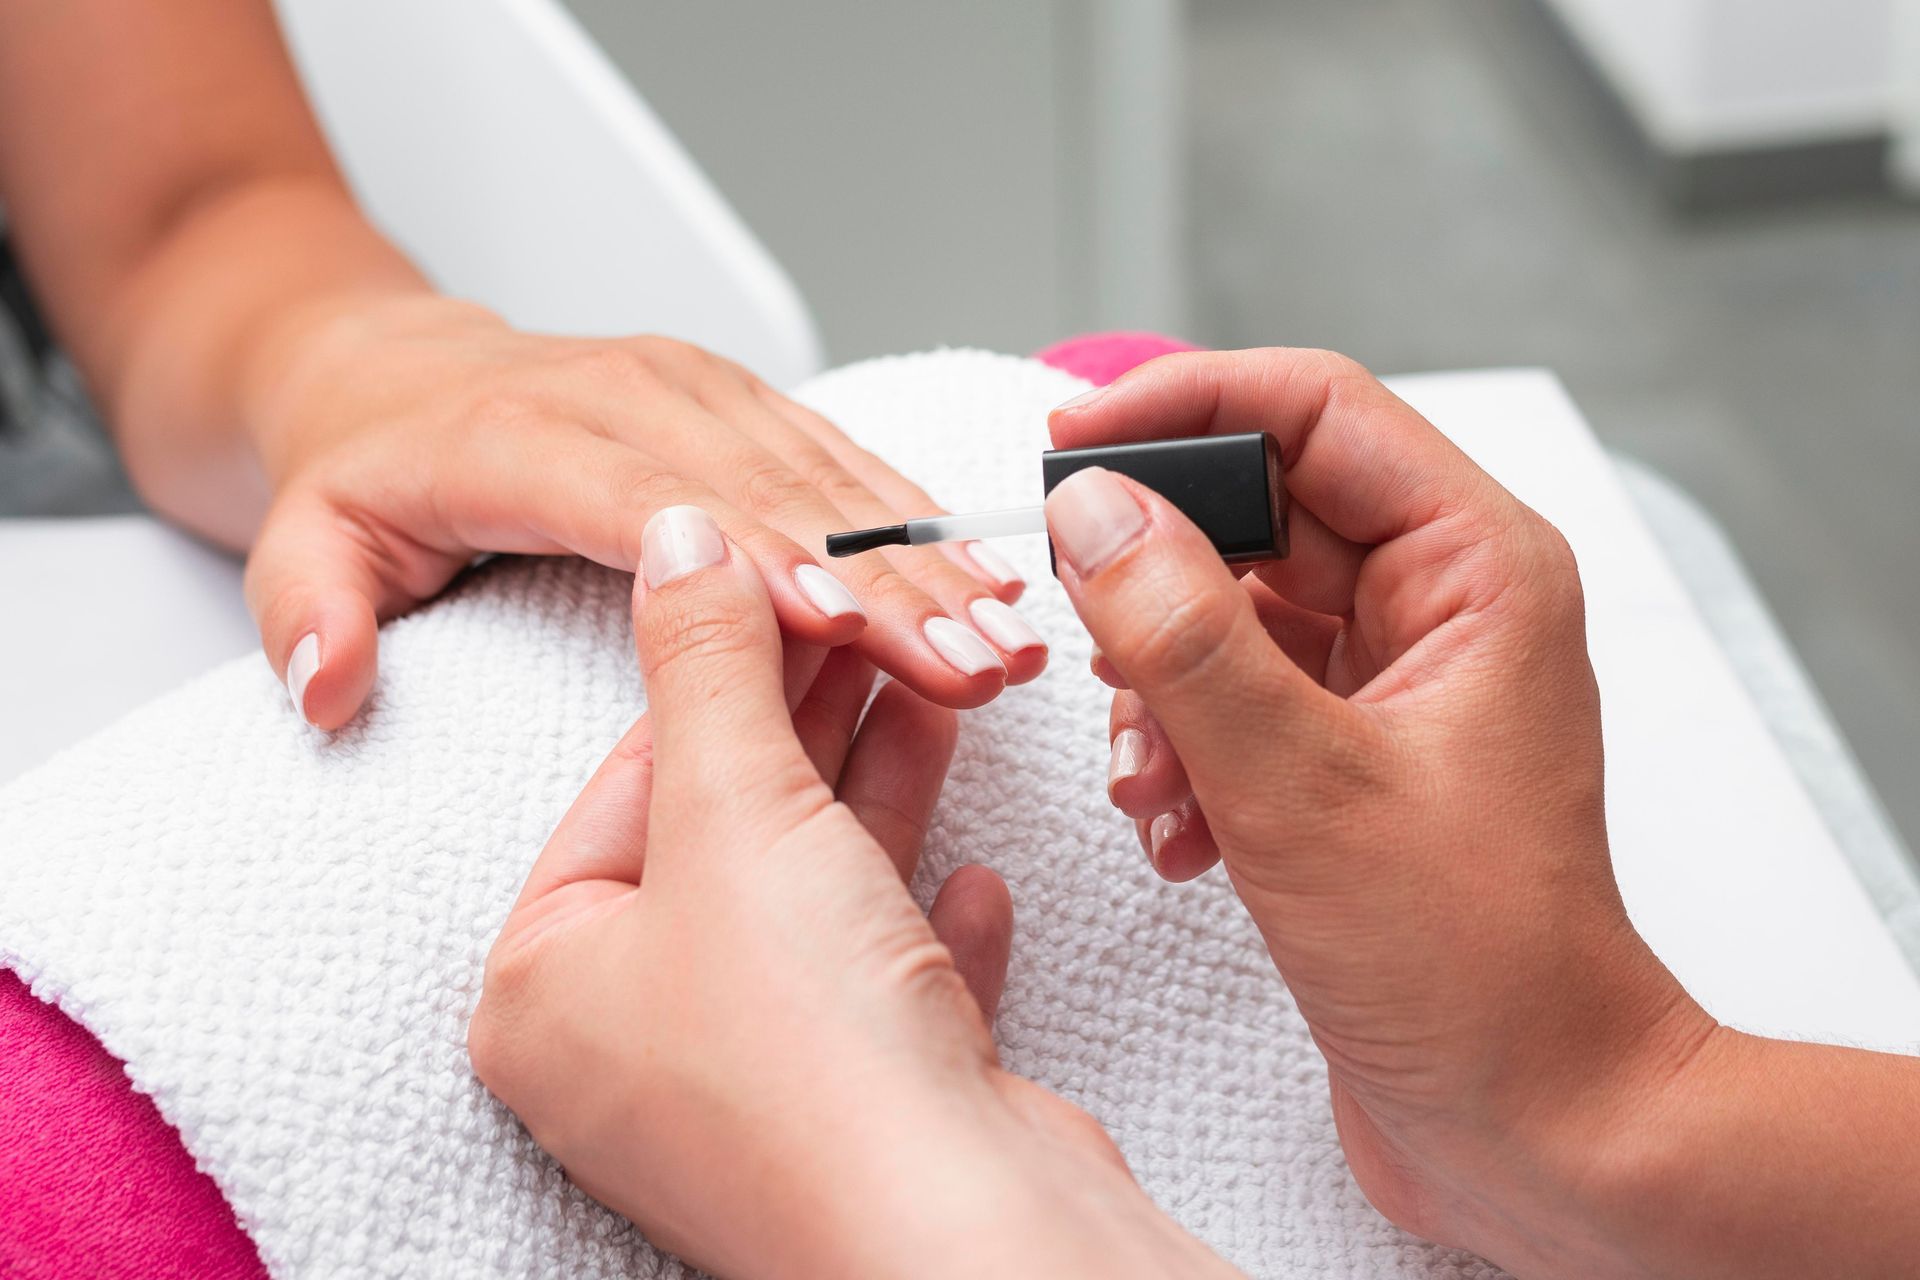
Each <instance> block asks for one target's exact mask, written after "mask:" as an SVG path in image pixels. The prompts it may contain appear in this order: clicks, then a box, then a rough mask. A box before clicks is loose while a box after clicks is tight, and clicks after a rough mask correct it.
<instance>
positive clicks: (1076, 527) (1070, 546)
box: [1047, 467, 1147, 576]
mask: <svg viewBox="0 0 1920 1280" xmlns="http://www.w3.org/2000/svg"><path fill="white" fill-rule="evenodd" d="M1146 527H1147V513H1146V512H1144V511H1142V510H1141V509H1140V504H1139V503H1138V502H1135V501H1134V500H1133V495H1132V494H1131V493H1128V492H1127V490H1126V486H1124V485H1122V484H1121V483H1120V477H1118V476H1116V475H1114V474H1113V472H1111V471H1108V470H1107V469H1106V468H1104V467H1088V468H1087V469H1086V470H1085V471H1076V472H1074V473H1073V474H1072V475H1070V476H1068V477H1067V478H1066V479H1065V480H1062V481H1061V482H1060V483H1059V484H1057V485H1055V486H1054V489H1053V492H1052V493H1050V494H1048V495H1047V528H1048V529H1050V530H1051V531H1052V533H1053V545H1054V549H1055V550H1057V551H1058V552H1059V553H1060V555H1061V556H1062V557H1063V558H1065V560H1066V561H1067V563H1068V564H1070V565H1072V566H1073V568H1074V571H1075V572H1076V573H1079V574H1081V575H1083V576H1084V575H1086V574H1090V573H1092V572H1094V571H1095V570H1097V569H1099V568H1100V567H1101V566H1103V565H1105V564H1106V563H1107V562H1108V561H1109V560H1112V559H1113V558H1114V557H1115V556H1117V555H1119V554H1120V553H1121V552H1122V551H1124V550H1126V549H1127V547H1128V546H1129V545H1131V544H1132V542H1133V541H1134V539H1136V538H1138V537H1139V536H1140V535H1141V533H1142V532H1144V531H1145V530H1146Z"/></svg>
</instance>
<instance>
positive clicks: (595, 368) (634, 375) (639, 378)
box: [555, 343, 661, 391]
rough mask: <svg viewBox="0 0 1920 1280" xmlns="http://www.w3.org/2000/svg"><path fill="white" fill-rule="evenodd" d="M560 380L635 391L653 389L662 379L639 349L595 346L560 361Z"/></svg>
mask: <svg viewBox="0 0 1920 1280" xmlns="http://www.w3.org/2000/svg"><path fill="white" fill-rule="evenodd" d="M555 372H556V373H558V374H559V376H561V377H563V378H567V379H574V380H579V381H583V382H587V383H592V384H599V385H603V386H611V387H617V388H620V389H622V390H629V391H630V390H632V389H634V388H636V387H653V386H655V385H657V384H658V383H659V382H660V381H661V379H660V374H659V370H658V369H657V368H656V366H655V365H654V363H653V361H651V360H649V359H648V358H647V354H646V352H644V351H643V350H640V349H639V348H636V347H631V346H620V345H613V344H606V343H595V344H593V345H590V346H583V347H580V348H579V349H577V350H573V351H569V352H567V353H566V354H565V355H562V356H560V357H559V359H558V362H557V368H556V370H555Z"/></svg>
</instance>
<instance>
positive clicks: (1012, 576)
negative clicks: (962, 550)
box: [967, 542, 1027, 587]
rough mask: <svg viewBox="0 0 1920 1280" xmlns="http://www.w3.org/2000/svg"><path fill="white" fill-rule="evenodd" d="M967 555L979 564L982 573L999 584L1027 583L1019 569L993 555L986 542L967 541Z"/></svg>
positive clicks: (1007, 585)
mask: <svg viewBox="0 0 1920 1280" xmlns="http://www.w3.org/2000/svg"><path fill="white" fill-rule="evenodd" d="M967 555H968V557H969V558H971V559H972V561H973V562H974V563H975V564H977V565H979V566H980V571H981V572H982V573H984V574H986V575H987V576H988V577H989V578H992V579H993V580H994V581H995V582H997V583H999V584H1000V585H1001V586H1003V587H1012V586H1022V587H1024V586H1026V585H1027V580H1026V579H1025V578H1023V577H1021V576H1020V571H1019V570H1018V569H1016V568H1014V567H1013V566H1012V565H1010V564H1008V563H1007V562H1006V561H1005V560H1002V559H1001V558H1000V557H999V556H997V555H995V554H994V553H993V552H992V551H991V550H989V549H988V547H987V544H986V543H984V542H969V543H968V544H967Z"/></svg>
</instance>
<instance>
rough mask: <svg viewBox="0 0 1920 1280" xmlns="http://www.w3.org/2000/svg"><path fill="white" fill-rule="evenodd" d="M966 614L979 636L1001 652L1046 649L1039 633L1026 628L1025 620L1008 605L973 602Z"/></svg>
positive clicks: (995, 602) (996, 602) (996, 601)
mask: <svg viewBox="0 0 1920 1280" xmlns="http://www.w3.org/2000/svg"><path fill="white" fill-rule="evenodd" d="M967 612H968V613H970V614H972V615H973V625H974V626H976V627H978V628H980V634H982V635H984V636H985V637H986V638H987V639H989V640H991V641H993V642H994V643H995V644H997V645H999V646H1000V648H1001V650H1002V651H1003V652H1006V653H1019V652H1020V651H1021V650H1022V649H1044V648H1046V647H1047V642H1046V641H1045V640H1042V639H1041V638H1040V633H1039V632H1038V631H1035V630H1034V629H1033V628H1032V627H1030V626H1028V625H1027V620H1026V619H1025V618H1023V617H1021V616H1020V615H1019V614H1018V613H1016V612H1015V611H1014V610H1013V608H1012V607H1011V606H1010V605H1004V604H1002V603H1000V602H999V601H998V600H989V599H982V600H975V601H974V602H973V603H972V604H970V605H968V606H967Z"/></svg>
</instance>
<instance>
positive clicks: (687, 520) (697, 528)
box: [640, 507, 727, 587]
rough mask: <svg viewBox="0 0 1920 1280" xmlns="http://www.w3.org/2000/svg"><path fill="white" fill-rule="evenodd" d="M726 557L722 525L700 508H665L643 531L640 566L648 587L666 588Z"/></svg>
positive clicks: (654, 514) (657, 513)
mask: <svg viewBox="0 0 1920 1280" xmlns="http://www.w3.org/2000/svg"><path fill="white" fill-rule="evenodd" d="M726 558H727V544H726V540H725V539H724V538H722V537H721V536H720V526H719V525H717V524H715V523H714V522H713V517H712V516H710V515H708V514H707V513H706V512H704V511H702V510H701V509H700V508H699V507H663V508H661V509H660V510H658V511H656V512H654V513H653V518H652V519H650V520H648V521H647V527H646V528H645V529H642V530H641V531H640V564H641V567H642V568H643V569H644V570H645V571H646V575H647V585H648V586H649V587H663V586H665V585H666V584H667V583H669V582H672V581H673V580H674V579H675V578H682V577H685V576H686V575H687V574H689V573H693V572H695V571H697V570H700V569H705V568H707V567H709V566H711V565H716V564H719V563H720V562H721V561H722V560H725V559H726Z"/></svg>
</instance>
